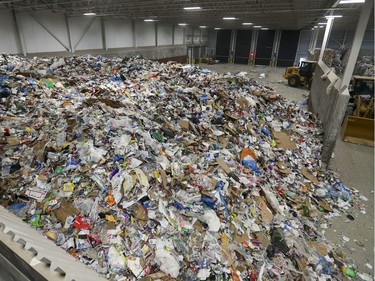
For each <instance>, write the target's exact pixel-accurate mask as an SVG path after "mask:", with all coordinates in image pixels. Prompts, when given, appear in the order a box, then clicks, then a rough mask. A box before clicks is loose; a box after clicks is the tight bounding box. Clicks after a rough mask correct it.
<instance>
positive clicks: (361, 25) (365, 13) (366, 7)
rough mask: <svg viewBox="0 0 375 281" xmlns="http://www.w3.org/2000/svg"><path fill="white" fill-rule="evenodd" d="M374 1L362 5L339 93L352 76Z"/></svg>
mask: <svg viewBox="0 0 375 281" xmlns="http://www.w3.org/2000/svg"><path fill="white" fill-rule="evenodd" d="M373 5H374V0H366V2H365V4H363V7H362V11H361V15H360V16H359V20H358V23H357V28H356V30H355V34H354V40H353V46H352V49H351V51H350V55H349V59H348V63H347V64H346V67H345V71H344V75H343V77H342V82H341V91H343V89H345V87H347V86H348V85H349V83H350V79H351V77H352V74H353V70H354V66H355V63H356V61H357V57H358V53H359V50H360V48H361V45H362V41H363V36H364V34H365V30H366V26H367V23H368V20H369V18H370V13H371V11H372V10H373Z"/></svg>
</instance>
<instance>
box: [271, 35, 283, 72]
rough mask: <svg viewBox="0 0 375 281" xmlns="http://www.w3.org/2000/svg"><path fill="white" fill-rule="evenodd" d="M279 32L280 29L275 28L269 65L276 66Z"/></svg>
mask: <svg viewBox="0 0 375 281" xmlns="http://www.w3.org/2000/svg"><path fill="white" fill-rule="evenodd" d="M281 33H282V31H281V30H276V32H275V37H274V38H273V47H272V57H271V66H276V62H277V57H278V55H279V48H280V40H281Z"/></svg>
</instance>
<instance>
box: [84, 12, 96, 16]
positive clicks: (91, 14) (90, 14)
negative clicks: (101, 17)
mask: <svg viewBox="0 0 375 281" xmlns="http://www.w3.org/2000/svg"><path fill="white" fill-rule="evenodd" d="M83 15H84V16H96V13H91V12H90V13H84V14H83Z"/></svg>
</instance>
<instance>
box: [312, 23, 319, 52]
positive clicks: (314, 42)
mask: <svg viewBox="0 0 375 281" xmlns="http://www.w3.org/2000/svg"><path fill="white" fill-rule="evenodd" d="M314 34H315V36H314V40H313V42H312V45H311V51H312V53H314V52H315V49H316V43H317V42H318V38H319V29H316V30H314Z"/></svg>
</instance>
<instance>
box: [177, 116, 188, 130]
mask: <svg viewBox="0 0 375 281" xmlns="http://www.w3.org/2000/svg"><path fill="white" fill-rule="evenodd" d="M179 124H180V127H181V129H182V130H184V131H189V125H190V121H189V120H187V119H186V120H180V122H179Z"/></svg>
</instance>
